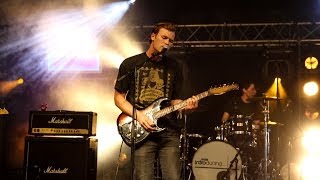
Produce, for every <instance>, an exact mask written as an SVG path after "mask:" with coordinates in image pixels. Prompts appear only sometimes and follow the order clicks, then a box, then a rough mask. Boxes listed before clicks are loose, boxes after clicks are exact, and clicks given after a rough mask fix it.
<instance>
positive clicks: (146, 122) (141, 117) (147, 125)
mask: <svg viewBox="0 0 320 180" xmlns="http://www.w3.org/2000/svg"><path fill="white" fill-rule="evenodd" d="M137 115H138V117H137V119H138V121H139V123H140V125H141V126H142V127H143V128H144V129H145V130H147V131H148V132H152V131H155V130H156V128H155V124H154V123H153V122H152V121H151V120H150V119H149V118H148V116H146V115H145V114H144V113H143V112H142V111H137Z"/></svg>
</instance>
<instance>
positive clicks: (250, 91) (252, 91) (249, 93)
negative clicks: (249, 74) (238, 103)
mask: <svg viewBox="0 0 320 180" xmlns="http://www.w3.org/2000/svg"><path fill="white" fill-rule="evenodd" d="M243 92H244V94H245V95H246V96H247V97H248V98H249V99H252V98H253V97H254V96H255V95H256V94H257V90H256V88H255V87H254V84H250V86H249V87H248V88H247V89H243Z"/></svg>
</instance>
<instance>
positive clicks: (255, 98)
mask: <svg viewBox="0 0 320 180" xmlns="http://www.w3.org/2000/svg"><path fill="white" fill-rule="evenodd" d="M263 100H267V101H276V100H283V99H282V98H277V97H276V96H260V97H253V98H252V101H263Z"/></svg>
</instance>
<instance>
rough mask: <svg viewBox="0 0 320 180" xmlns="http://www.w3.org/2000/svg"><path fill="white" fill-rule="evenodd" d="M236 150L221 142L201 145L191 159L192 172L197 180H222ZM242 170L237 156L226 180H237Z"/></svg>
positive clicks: (239, 158) (239, 157)
mask: <svg viewBox="0 0 320 180" xmlns="http://www.w3.org/2000/svg"><path fill="white" fill-rule="evenodd" d="M237 152H238V151H237V150H236V149H235V148H234V147H233V146H232V145H230V144H228V143H226V142H223V141H212V142H209V143H206V144H204V145H202V146H201V147H200V148H199V149H198V150H197V151H196V153H195V154H194V156H193V158H192V171H193V174H194V177H195V178H196V179H197V180H207V179H208V180H209V179H210V180H211V179H223V177H224V175H225V173H226V172H227V169H228V168H229V166H230V162H231V161H232V160H233V159H234V158H235V157H236V154H237ZM241 170H242V161H241V156H240V154H238V156H237V160H236V161H234V163H233V165H232V167H231V170H230V173H229V175H228V176H227V177H230V178H227V179H239V178H240V175H241Z"/></svg>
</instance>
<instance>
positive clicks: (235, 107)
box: [221, 80, 263, 129]
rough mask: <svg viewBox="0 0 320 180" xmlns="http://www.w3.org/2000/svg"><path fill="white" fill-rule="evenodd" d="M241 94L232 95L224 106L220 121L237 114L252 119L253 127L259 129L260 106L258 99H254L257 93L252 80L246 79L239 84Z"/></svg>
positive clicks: (225, 120)
mask: <svg viewBox="0 0 320 180" xmlns="http://www.w3.org/2000/svg"><path fill="white" fill-rule="evenodd" d="M240 92H241V96H236V97H232V98H231V99H230V100H229V101H228V102H227V103H226V104H225V106H224V112H223V115H222V118H221V120H222V123H225V122H227V121H228V120H229V119H231V118H236V117H237V116H238V117H239V116H243V117H247V118H249V119H252V121H253V123H252V124H253V129H259V125H258V124H259V122H260V120H259V119H261V118H263V117H262V116H261V115H262V113H261V112H262V108H261V105H260V104H259V102H258V101H254V97H255V96H256V94H257V90H256V86H255V83H254V81H252V80H248V81H246V82H244V83H242V85H241V86H240Z"/></svg>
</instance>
